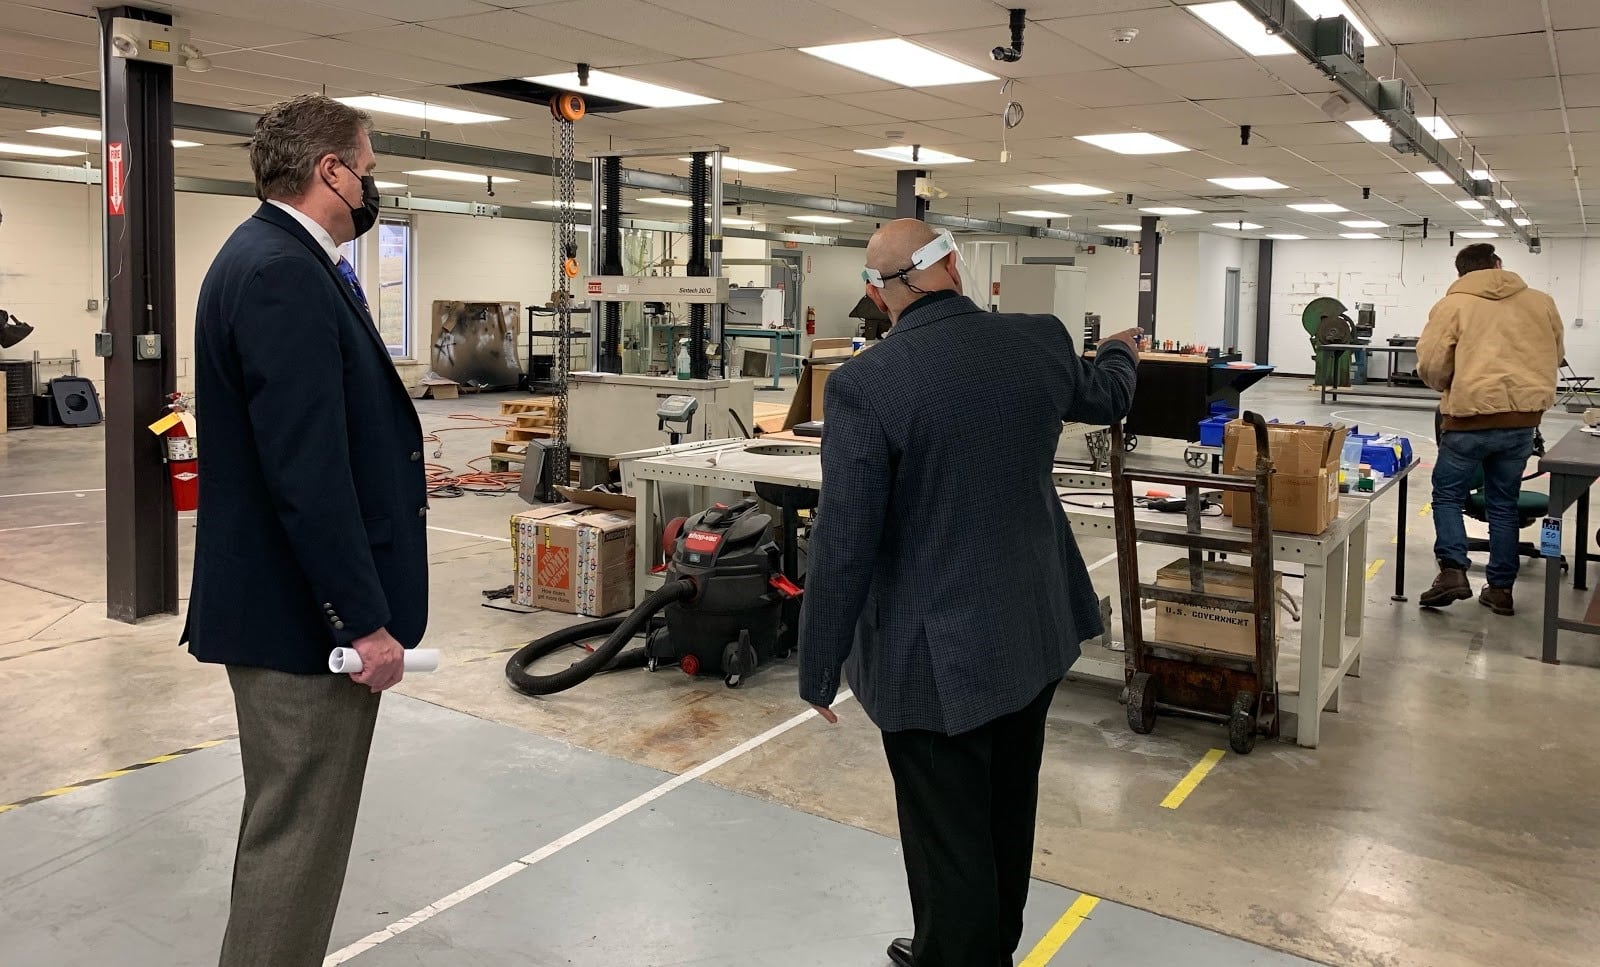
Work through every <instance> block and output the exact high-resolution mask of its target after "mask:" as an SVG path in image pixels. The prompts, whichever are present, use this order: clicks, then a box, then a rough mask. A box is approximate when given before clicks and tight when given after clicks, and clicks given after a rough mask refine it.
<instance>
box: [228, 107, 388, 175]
mask: <svg viewBox="0 0 1600 967" xmlns="http://www.w3.org/2000/svg"><path fill="white" fill-rule="evenodd" d="M371 127H372V116H371V115H369V114H367V113H366V112H365V111H358V110H356V109H355V108H353V107H350V106H349V105H346V104H340V103H339V102H338V101H336V100H334V99H333V98H331V97H324V96H323V95H321V94H301V95H300V96H298V97H292V98H290V99H289V100H287V101H284V102H283V103H281V104H276V105H273V107H272V108H270V109H269V110H268V111H267V113H265V114H263V115H261V117H260V118H259V119H258V120H257V121H256V133H255V137H253V138H251V139H250V170H251V171H252V172H253V173H254V174H255V178H256V197H257V198H259V199H261V200H262V201H266V200H268V199H273V198H276V199H288V198H299V197H300V196H301V195H303V194H305V192H306V189H307V188H308V187H309V186H310V183H311V176H312V175H313V174H314V173H315V172H316V168H317V162H318V161H320V160H321V159H322V157H323V156H324V155H329V154H331V155H334V156H335V157H337V158H338V159H339V160H340V161H342V162H344V163H345V164H346V165H349V166H350V167H351V168H354V167H355V164H356V155H357V154H358V153H359V152H360V150H361V134H360V133H361V132H362V131H368V130H371Z"/></svg>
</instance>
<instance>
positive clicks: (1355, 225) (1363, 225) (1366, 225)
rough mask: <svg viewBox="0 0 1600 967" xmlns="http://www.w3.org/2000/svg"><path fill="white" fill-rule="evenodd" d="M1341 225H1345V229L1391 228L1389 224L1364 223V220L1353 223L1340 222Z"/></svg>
mask: <svg viewBox="0 0 1600 967" xmlns="http://www.w3.org/2000/svg"><path fill="white" fill-rule="evenodd" d="M1339 224H1340V225H1343V226H1344V227H1345V228H1388V227H1389V223H1388V222H1376V221H1363V220H1360V219H1357V220H1356V221H1351V222H1340V223H1339Z"/></svg>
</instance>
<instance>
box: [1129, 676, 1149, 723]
mask: <svg viewBox="0 0 1600 967" xmlns="http://www.w3.org/2000/svg"><path fill="white" fill-rule="evenodd" d="M1155 727H1156V682H1155V679H1153V678H1151V677H1150V673H1149V672H1134V673H1133V680H1132V681H1130V682H1129V683H1128V728H1130V729H1132V730H1134V731H1135V732H1137V733H1139V734H1140V735H1149V734H1150V733H1151V732H1152V731H1154V729H1155Z"/></svg>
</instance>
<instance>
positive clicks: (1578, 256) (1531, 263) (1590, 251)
mask: <svg viewBox="0 0 1600 967" xmlns="http://www.w3.org/2000/svg"><path fill="white" fill-rule="evenodd" d="M1457 242H1458V245H1457V246H1456V248H1452V247H1451V246H1450V243H1449V240H1448V238H1447V237H1439V238H1433V239H1429V240H1427V241H1420V240H1414V241H1409V242H1403V243H1402V242H1399V241H1391V240H1386V239H1385V240H1376V241H1351V240H1340V241H1319V240H1307V241H1302V242H1278V243H1277V244H1276V245H1275V246H1274V247H1273V273H1272V293H1271V305H1272V356H1271V361H1272V362H1273V363H1274V364H1276V365H1277V366H1278V368H1279V370H1280V371H1285V372H1291V373H1309V372H1310V371H1311V369H1312V360H1311V346H1310V342H1309V340H1308V338H1307V336H1306V333H1305V330H1304V329H1303V328H1302V327H1301V325H1300V314H1301V312H1302V311H1303V310H1304V309H1305V307H1306V305H1307V304H1309V303H1310V302H1311V300H1312V299H1315V298H1317V297H1319V296H1333V297H1334V298H1336V299H1339V300H1340V301H1342V302H1344V304H1345V305H1346V306H1348V307H1350V309H1351V312H1352V313H1353V312H1354V309H1355V304H1356V303H1357V302H1371V303H1373V305H1374V306H1375V307H1376V309H1377V332H1376V335H1375V338H1376V339H1377V340H1378V341H1379V342H1382V341H1383V340H1385V339H1387V338H1388V337H1389V336H1394V335H1400V336H1415V335H1417V334H1419V333H1421V332H1422V327H1423V325H1424V324H1425V323H1426V322H1427V320H1428V310H1429V308H1431V307H1432V306H1433V304H1434V303H1435V302H1437V301H1438V300H1439V299H1440V298H1442V297H1443V296H1444V294H1445V292H1446V291H1447V290H1448V289H1449V287H1450V284H1451V283H1452V282H1454V281H1455V279H1456V271H1455V264H1454V263H1455V252H1456V250H1457V249H1458V248H1459V247H1460V246H1461V245H1464V244H1466V243H1465V242H1463V241H1461V240H1459V239H1458V240H1457ZM1496 245H1497V248H1498V250H1499V254H1500V256H1501V258H1502V260H1503V261H1504V262H1505V267H1506V268H1507V269H1509V270H1510V271H1513V272H1516V273H1517V274H1519V275H1521V276H1522V277H1523V279H1525V280H1526V281H1527V283H1528V284H1529V285H1531V286H1533V287H1534V288H1536V289H1543V290H1544V291H1546V292H1549V293H1550V295H1551V296H1552V297H1553V298H1554V299H1555V300H1556V305H1557V307H1559V308H1560V310H1561V316H1562V318H1563V319H1564V320H1565V321H1566V324H1567V355H1568V357H1569V358H1570V359H1572V360H1573V362H1574V365H1575V366H1576V367H1577V368H1578V369H1579V370H1582V371H1585V372H1586V373H1600V331H1597V329H1600V244H1596V243H1595V242H1593V241H1592V240H1589V239H1572V238H1555V239H1545V240H1544V252H1543V254H1541V255H1533V254H1531V253H1529V252H1528V251H1527V249H1526V248H1524V247H1522V246H1520V245H1518V244H1516V243H1515V242H1514V241H1508V240H1500V241H1499V242H1497V243H1496ZM1579 318H1582V319H1583V320H1584V324H1583V326H1582V327H1581V328H1579V327H1578V326H1577V325H1576V321H1575V320H1577V319H1579Z"/></svg>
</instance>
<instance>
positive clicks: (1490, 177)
mask: <svg viewBox="0 0 1600 967" xmlns="http://www.w3.org/2000/svg"><path fill="white" fill-rule="evenodd" d="M1467 174H1469V175H1471V176H1472V177H1474V178H1476V179H1478V180H1479V181H1498V180H1499V179H1498V178H1496V177H1495V176H1494V172H1492V171H1489V170H1488V169H1485V168H1479V169H1478V170H1477V171H1469V172H1467Z"/></svg>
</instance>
